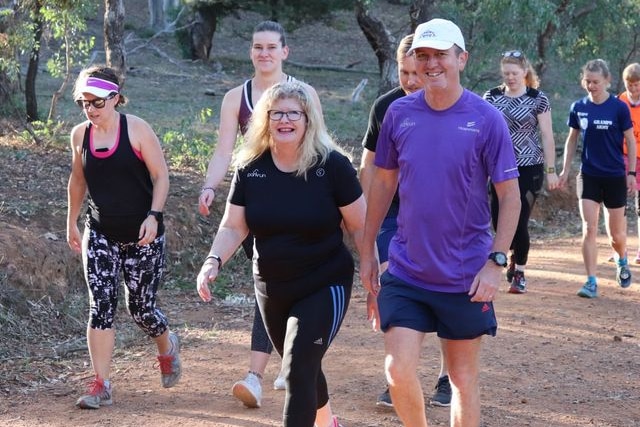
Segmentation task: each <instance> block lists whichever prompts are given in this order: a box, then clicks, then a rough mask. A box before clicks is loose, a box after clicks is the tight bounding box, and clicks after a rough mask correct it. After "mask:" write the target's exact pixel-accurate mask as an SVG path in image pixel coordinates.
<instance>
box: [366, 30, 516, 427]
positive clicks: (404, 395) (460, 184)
mask: <svg viewBox="0 0 640 427" xmlns="http://www.w3.org/2000/svg"><path fill="white" fill-rule="evenodd" d="M410 53H412V54H413V55H414V58H415V61H416V68H417V71H418V74H419V75H420V77H421V79H422V81H423V83H424V90H420V91H418V92H416V93H414V94H411V95H408V96H405V97H403V98H400V99H398V100H397V101H395V102H394V103H393V104H391V106H390V107H389V109H388V110H387V114H386V115H385V119H384V122H383V124H382V130H381V132H380V137H379V139H378V146H377V150H376V158H375V166H376V168H375V169H374V172H373V174H374V175H373V178H372V182H371V186H370V190H369V191H368V194H367V202H368V206H369V207H368V209H367V217H366V224H365V234H364V241H363V247H364V250H363V254H362V256H361V266H360V275H361V278H362V281H363V284H364V286H365V287H366V288H367V290H368V291H370V292H373V293H375V294H377V295H378V308H379V313H380V324H381V325H380V326H381V329H382V330H383V331H384V333H385V334H384V339H385V353H386V361H385V369H386V376H387V380H388V382H389V385H390V391H391V397H392V400H393V402H394V406H395V409H396V412H397V414H398V416H399V417H400V419H401V420H402V422H403V424H404V425H406V426H412V427H414V426H415V427H426V426H427V419H426V414H425V409H424V398H423V393H422V389H421V386H420V382H419V380H418V377H417V368H418V363H419V360H420V351H421V348H422V342H423V340H424V336H425V334H426V333H428V332H436V333H437V335H438V337H439V338H441V340H440V342H441V345H442V353H443V354H444V356H445V358H446V360H447V363H448V365H449V379H450V382H451V385H452V391H453V396H452V401H451V425H452V426H454V427H462V426H464V427H469V426H479V425H480V393H479V381H478V378H479V360H480V342H481V337H482V336H483V335H485V334H486V335H495V333H496V329H497V322H496V317H495V313H494V310H493V300H494V298H495V297H496V294H497V292H498V288H499V285H500V281H501V278H502V273H503V268H504V267H505V266H506V265H507V257H506V255H505V252H506V251H507V249H508V248H509V245H510V243H511V240H512V239H513V234H514V232H515V229H516V225H517V222H518V215H519V211H520V194H519V190H518V180H517V178H518V169H517V166H516V161H515V156H514V154H513V146H512V142H511V138H510V136H509V131H508V129H507V126H506V124H505V121H504V119H503V118H502V116H501V113H500V112H499V111H498V110H496V109H495V108H494V107H492V106H491V105H489V104H488V103H487V102H486V101H484V100H483V99H482V98H480V97H479V96H477V95H475V94H474V93H472V92H470V91H468V90H466V89H464V88H463V87H462V85H461V84H460V72H461V71H462V70H463V69H464V67H465V65H466V62H467V58H468V53H467V52H466V51H465V43H464V38H463V36H462V33H461V31H460V29H459V28H458V27H457V26H456V25H455V24H454V23H453V22H451V21H447V20H443V19H433V20H431V21H429V22H426V23H423V24H421V25H419V26H418V28H417V29H416V32H415V35H414V41H413V44H412V46H411V50H410ZM488 178H491V181H492V182H493V183H494V184H495V187H496V192H497V194H498V199H499V203H500V216H499V218H498V227H497V229H498V231H497V232H496V235H495V237H493V236H492V234H491V214H490V209H489V202H488V196H487V180H488ZM396 188H398V191H399V195H400V206H401V209H400V211H399V213H398V231H397V233H396V234H395V236H394V237H393V239H392V240H391V244H390V246H389V268H388V270H387V271H386V272H385V273H384V274H383V275H382V277H381V278H380V281H378V263H377V259H376V256H375V249H374V248H375V239H376V234H377V231H378V229H379V227H380V224H381V223H382V220H383V218H384V216H385V214H386V212H387V209H388V207H389V204H390V202H391V199H392V198H393V194H394V192H395V191H396ZM379 283H380V284H381V287H380V284H379Z"/></svg>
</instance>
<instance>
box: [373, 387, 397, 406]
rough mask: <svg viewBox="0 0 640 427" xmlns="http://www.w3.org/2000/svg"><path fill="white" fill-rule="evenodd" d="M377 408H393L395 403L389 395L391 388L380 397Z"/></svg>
mask: <svg viewBox="0 0 640 427" xmlns="http://www.w3.org/2000/svg"><path fill="white" fill-rule="evenodd" d="M376 406H378V407H381V408H393V402H392V401H391V394H390V393H389V387H387V389H386V390H385V391H384V392H383V393H382V394H381V395H380V396H378V400H377V401H376Z"/></svg>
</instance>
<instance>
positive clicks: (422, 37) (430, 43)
mask: <svg viewBox="0 0 640 427" xmlns="http://www.w3.org/2000/svg"><path fill="white" fill-rule="evenodd" d="M454 44H455V45H457V46H458V47H459V48H460V49H462V50H465V51H466V49H465V46H464V37H463V36H462V31H460V28H458V26H457V25H456V24H454V23H453V22H451V21H448V20H446V19H440V18H435V19H432V20H431V21H427V22H423V23H422V24H420V25H418V27H417V28H416V32H415V34H414V36H413V43H412V44H411V49H409V52H407V54H410V53H411V52H413V51H414V50H415V49H418V48H421V47H430V48H432V49H438V50H447V49H450V48H451V46H453V45H454Z"/></svg>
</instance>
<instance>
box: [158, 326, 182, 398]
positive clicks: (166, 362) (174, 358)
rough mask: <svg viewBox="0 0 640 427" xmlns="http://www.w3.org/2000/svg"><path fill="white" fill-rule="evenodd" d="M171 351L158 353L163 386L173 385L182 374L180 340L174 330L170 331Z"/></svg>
mask: <svg viewBox="0 0 640 427" xmlns="http://www.w3.org/2000/svg"><path fill="white" fill-rule="evenodd" d="M169 341H170V342H171V351H170V352H169V353H167V354H160V355H158V362H159V364H160V374H161V379H162V387H164V388H169V387H173V386H174V385H176V384H177V383H178V381H179V380H180V376H181V375H182V363H181V362H180V340H179V339H178V336H177V335H176V334H174V333H173V332H169Z"/></svg>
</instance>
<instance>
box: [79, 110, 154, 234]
mask: <svg viewBox="0 0 640 427" xmlns="http://www.w3.org/2000/svg"><path fill="white" fill-rule="evenodd" d="M82 167H83V170H84V177H85V180H86V182H87V188H88V191H89V207H88V211H87V226H88V227H90V228H92V229H94V230H96V231H98V232H100V233H102V234H104V235H105V236H107V237H108V238H109V239H111V240H114V241H117V242H122V243H131V242H137V241H138V240H139V236H138V234H139V232H140V225H141V224H142V222H143V221H144V220H145V218H146V217H147V212H148V211H149V209H151V200H152V198H153V182H152V181H151V176H150V175H149V170H148V169H147V166H146V165H145V163H144V161H143V160H142V158H141V155H140V153H139V152H136V151H135V150H134V149H133V147H132V146H131V142H130V140H129V130H128V127H127V116H126V115H124V114H120V129H119V131H118V139H117V141H116V143H115V145H114V146H113V147H112V148H111V149H109V150H107V151H97V150H95V148H94V147H93V143H92V125H91V123H89V124H88V125H87V127H86V129H85V132H84V139H83V142H82ZM163 233H164V224H163V223H162V222H160V223H159V224H158V236H161V235H162V234H163Z"/></svg>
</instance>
